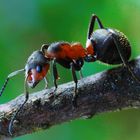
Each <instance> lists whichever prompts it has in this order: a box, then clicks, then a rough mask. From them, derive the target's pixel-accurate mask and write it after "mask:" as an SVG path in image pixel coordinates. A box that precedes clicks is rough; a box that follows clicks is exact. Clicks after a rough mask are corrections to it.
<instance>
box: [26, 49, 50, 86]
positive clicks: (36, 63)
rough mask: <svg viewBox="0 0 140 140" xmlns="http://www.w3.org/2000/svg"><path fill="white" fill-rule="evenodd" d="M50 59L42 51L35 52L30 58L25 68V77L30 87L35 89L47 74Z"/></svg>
mask: <svg viewBox="0 0 140 140" xmlns="http://www.w3.org/2000/svg"><path fill="white" fill-rule="evenodd" d="M49 61H50V60H49V59H48V58H46V57H45V56H44V55H43V53H42V52H41V51H35V52H33V53H32V54H31V56H30V57H29V58H28V61H27V64H26V66H25V77H26V78H27V84H28V86H29V87H31V88H34V87H35V86H36V85H37V84H38V83H39V82H40V81H41V80H42V79H43V78H44V77H45V76H46V74H47V72H48V70H49V66H50V64H49Z"/></svg>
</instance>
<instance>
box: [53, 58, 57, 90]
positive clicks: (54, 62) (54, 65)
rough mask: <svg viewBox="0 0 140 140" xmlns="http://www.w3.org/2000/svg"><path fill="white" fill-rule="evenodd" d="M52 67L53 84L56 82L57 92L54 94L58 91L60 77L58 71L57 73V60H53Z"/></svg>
mask: <svg viewBox="0 0 140 140" xmlns="http://www.w3.org/2000/svg"><path fill="white" fill-rule="evenodd" d="M52 67H53V78H54V79H53V82H54V86H55V90H54V92H55V91H56V90H57V87H58V86H57V82H56V81H57V79H58V78H59V76H58V71H57V67H56V59H54V60H53V62H52Z"/></svg>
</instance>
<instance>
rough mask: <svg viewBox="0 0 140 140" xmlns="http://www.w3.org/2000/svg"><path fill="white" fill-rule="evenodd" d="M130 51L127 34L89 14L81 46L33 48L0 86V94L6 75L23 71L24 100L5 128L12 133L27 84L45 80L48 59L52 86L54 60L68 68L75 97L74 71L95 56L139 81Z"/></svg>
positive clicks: (70, 44)
mask: <svg viewBox="0 0 140 140" xmlns="http://www.w3.org/2000/svg"><path fill="white" fill-rule="evenodd" d="M95 21H97V23H98V25H99V29H97V30H95V31H93V30H94V25H95ZM130 55H131V47H130V43H129V41H128V39H127V37H126V36H125V35H124V34H123V33H121V32H119V31H118V30H116V29H111V28H104V26H103V25H102V23H101V21H100V19H99V18H98V17H97V16H96V15H92V18H91V21H90V24H89V29H88V35H87V43H86V48H85V49H84V48H83V46H82V45H81V44H80V43H68V42H56V43H52V44H50V45H47V44H44V45H43V46H42V47H41V50H40V51H35V52H33V53H32V54H31V56H30V57H29V58H28V61H27V63H26V65H25V68H24V69H21V70H18V71H15V72H13V73H11V74H9V75H8V77H7V79H6V81H5V84H4V85H3V87H2V89H1V92H0V96H1V95H2V93H3V91H4V89H5V88H6V85H7V83H8V81H9V79H11V78H12V77H13V76H15V75H17V74H19V73H21V72H25V84H24V88H25V101H24V102H23V104H22V105H21V106H20V107H19V109H18V110H17V111H16V113H15V114H14V115H13V117H12V119H11V121H10V124H9V128H8V131H9V133H10V134H11V135H12V126H13V121H14V120H15V118H16V116H17V114H18V113H19V111H20V110H21V109H22V108H23V106H24V104H25V103H26V102H27V100H28V98H29V92H28V87H31V88H34V87H35V86H36V85H37V84H38V83H39V82H40V81H41V80H42V79H45V82H46V81H47V80H46V77H45V76H46V74H47V72H48V70H49V67H50V62H51V61H52V63H53V77H54V85H55V90H56V89H57V83H56V80H57V79H58V77H59V76H58V71H57V67H56V63H59V64H60V65H62V66H63V67H65V68H68V69H71V71H72V76H73V80H74V82H75V90H74V94H73V100H75V98H76V95H77V82H78V80H77V76H76V71H80V70H81V68H82V66H83V64H84V61H86V62H94V61H96V60H99V61H101V62H104V63H107V64H124V66H126V68H127V69H128V70H129V71H130V73H131V74H132V76H133V77H134V78H135V79H136V80H137V81H138V82H139V79H138V78H137V77H136V76H135V74H134V73H133V71H132V70H131V68H130V66H129V64H128V60H129V58H130Z"/></svg>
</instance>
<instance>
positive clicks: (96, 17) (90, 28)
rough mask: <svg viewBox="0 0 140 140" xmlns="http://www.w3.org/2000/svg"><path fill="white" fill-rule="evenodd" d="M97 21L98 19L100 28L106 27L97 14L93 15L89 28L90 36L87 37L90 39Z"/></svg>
mask: <svg viewBox="0 0 140 140" xmlns="http://www.w3.org/2000/svg"><path fill="white" fill-rule="evenodd" d="M95 21H97V23H98V25H99V28H101V29H102V28H104V26H103V25H102V23H101V21H100V19H99V18H98V16H96V15H95V14H93V15H92V17H91V20H90V23H89V28H88V36H87V38H88V39H90V37H91V35H92V33H93V30H94V25H95Z"/></svg>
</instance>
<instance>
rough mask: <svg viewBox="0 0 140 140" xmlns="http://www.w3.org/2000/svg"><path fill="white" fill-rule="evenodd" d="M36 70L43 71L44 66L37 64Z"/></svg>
mask: <svg viewBox="0 0 140 140" xmlns="http://www.w3.org/2000/svg"><path fill="white" fill-rule="evenodd" d="M36 71H37V72H38V73H40V72H41V71H42V66H39V65H38V66H36Z"/></svg>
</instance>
